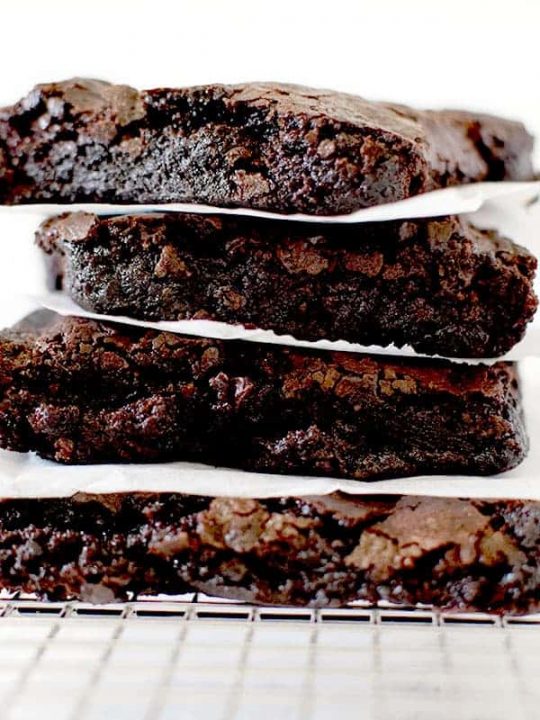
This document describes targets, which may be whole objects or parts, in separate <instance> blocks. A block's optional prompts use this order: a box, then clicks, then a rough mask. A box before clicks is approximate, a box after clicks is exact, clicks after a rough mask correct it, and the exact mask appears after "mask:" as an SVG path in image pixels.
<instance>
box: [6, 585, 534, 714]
mask: <svg viewBox="0 0 540 720" xmlns="http://www.w3.org/2000/svg"><path fill="white" fill-rule="evenodd" d="M539 650H540V616H529V617H525V618H511V617H497V616H491V615H480V614H471V615H466V614H463V615H453V614H448V613H438V612H434V611H433V610H431V609H430V608H421V609H418V608H395V607H392V606H379V607H370V606H367V605H358V606H351V607H348V608H344V609H319V610H311V609H301V608H300V609H291V608H260V607H253V606H249V605H243V604H240V603H234V602H224V601H221V600H215V599H212V598H208V597H206V596H203V595H192V596H182V597H180V598H177V599H174V600H171V599H159V598H158V599H140V600H137V601H136V602H131V603H125V604H118V605H105V606H99V605H97V606H96V605H88V604H84V603H66V602H61V603H44V602H39V601H36V600H35V599H32V598H25V597H21V596H14V597H11V598H8V599H5V600H2V601H0V707H1V708H2V709H1V711H0V717H1V718H2V719H4V718H6V720H30V718H31V719H32V720H35V718H40V719H42V720H47V719H48V718H51V719H52V718H54V719H55V720H98V719H99V720H105V719H106V720H124V718H125V719H126V720H127V718H129V720H172V719H173V718H174V720H185V719H186V720H214V719H215V720H254V719H255V718H256V720H267V719H268V720H278V719H282V718H283V719H284V720H288V719H289V718H294V719H295V720H330V719H331V720H335V718H336V717H339V719H340V720H349V718H354V719H355V720H358V718H361V719H364V718H366V719H367V720H372V719H373V720H423V718H426V720H427V718H428V717H429V718H430V720H432V719H433V718H437V719H438V720H447V719H448V720H449V719H450V718H452V720H455V719H456V718H460V720H484V719H485V720H498V719H499V718H501V720H502V718H504V720H508V718H509V717H511V718H512V720H525V719H527V720H529V719H530V720H537V718H538V717H539V711H538V707H539V702H540V687H539V686H538V685H539V684H538V681H537V678H538V672H539V671H540V652H539Z"/></svg>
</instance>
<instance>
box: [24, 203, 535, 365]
mask: <svg viewBox="0 0 540 720" xmlns="http://www.w3.org/2000/svg"><path fill="white" fill-rule="evenodd" d="M37 238H38V243H39V244H40V245H41V247H42V248H44V249H45V250H46V251H47V252H48V253H50V254H51V256H52V259H53V262H52V271H51V274H52V275H53V278H54V277H56V276H58V275H59V276H60V284H62V283H63V285H64V287H65V289H67V291H68V293H69V294H70V295H71V297H72V298H73V299H74V300H75V301H76V302H78V303H79V304H80V305H82V306H83V307H85V308H87V309H89V310H92V311H94V312H98V313H106V314H117V315H123V314H124V315H131V316H132V317H135V318H140V319H143V320H178V319H184V318H210V319H212V320H222V321H225V322H231V323H243V324H244V325H248V326H249V325H256V326H258V327H261V328H268V329H271V330H274V331H275V332H277V333H280V334H283V333H290V334H292V335H294V336H295V337H297V338H300V339H302V340H319V339H321V338H328V339H331V340H349V341H351V342H357V343H362V344H364V345H371V344H378V345H388V344H390V343H395V344H396V345H397V346H398V347H401V346H402V345H404V344H410V345H412V346H413V347H414V348H415V349H416V350H418V351H420V352H424V353H428V354H440V355H446V356H458V357H460V356H461V357H496V356H498V355H502V354H504V353H505V352H506V351H508V350H510V348H511V347H512V346H513V345H514V344H515V343H516V342H517V341H518V340H520V339H521V337H522V336H523V333H524V331H525V328H526V325H527V323H528V321H529V320H530V319H531V317H532V316H533V314H534V312H535V309H536V305H537V299H536V296H535V294H534V290H533V279H534V274H535V270H536V264H537V263H536V258H534V257H533V256H532V255H531V254H530V253H529V252H528V251H527V250H525V249H524V248H521V247H519V246H518V245H515V244H514V243H512V242H511V241H510V240H507V239H506V238H503V237H501V236H500V235H498V234H497V233H496V232H492V231H480V230H477V229H475V228H474V227H472V226H471V225H470V224H468V223H467V222H466V221H465V220H463V219H460V218H456V217H446V218H441V219H436V220H414V221H398V222H386V223H369V224H360V225H323V226H321V225H320V224H319V225H317V224H311V223H309V224H304V223H295V224H291V223H287V222H281V221H279V222H275V221H265V220H255V219H253V218H232V217H230V216H220V217H218V216H201V215H189V214H183V213H180V214H173V213H170V214H159V215H156V214H153V215H152V214H149V215H127V216H119V217H110V218H99V217H97V216H96V215H91V214H86V213H73V214H68V215H65V216H60V217H57V218H53V219H51V220H48V221H47V222H45V223H44V224H43V225H42V226H41V228H40V231H39V232H38V235H37ZM62 276H63V277H62Z"/></svg>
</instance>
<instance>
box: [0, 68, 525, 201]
mask: <svg viewBox="0 0 540 720" xmlns="http://www.w3.org/2000/svg"><path fill="white" fill-rule="evenodd" d="M531 156H532V138H531V137H530V135H529V134H528V133H527V131H526V130H525V128H524V127H523V125H522V124H521V123H517V122H512V121H509V120H504V119H501V118H496V117H491V116H488V115H480V114H475V113H469V112H461V111H417V110H412V109H410V108H406V107H404V106H401V105H390V104H386V103H373V102H368V101H366V100H363V99H362V98H359V97H355V96H353V95H346V94H343V93H336V92H331V91H327V90H312V89H309V88H304V87H299V86H293V85H279V84H273V83H268V84H266V83H254V84H248V85H208V86H201V87H192V88H187V89H170V88H166V89H156V90H148V91H143V92H139V91H137V90H134V89H133V88H130V87H127V86H124V85H110V84H109V83H106V82H101V81H98V80H84V79H73V80H68V81H66V82H60V83H50V84H47V85H38V86H37V87H36V88H35V89H34V90H32V92H31V93H30V94H29V95H28V96H27V97H25V98H24V99H23V100H21V101H20V102H18V103H16V104H15V105H14V106H13V107H8V108H5V109H3V110H0V202H3V203H8V204H12V203H24V202H37V201H53V202H67V203H69V202H75V201H80V202H84V201H108V202H120V203H126V202H129V203H152V202H154V203H155V202H194V203H208V204H211V205H218V206H232V207H249V208H260V209H265V210H274V211H279V212H293V211H300V212H305V213H311V214H326V215H332V214H336V213H347V212H351V211H353V210H356V209H358V208H362V207H368V206H371V205H378V204H381V203H386V202H391V201H394V200H402V199H403V198H407V197H409V196H411V195H416V194H418V193H421V192H425V191H426V190H433V189H435V188H441V187H446V186H448V185H455V184H460V183H469V182H475V181H479V180H525V179H530V178H531V177H532V165H531Z"/></svg>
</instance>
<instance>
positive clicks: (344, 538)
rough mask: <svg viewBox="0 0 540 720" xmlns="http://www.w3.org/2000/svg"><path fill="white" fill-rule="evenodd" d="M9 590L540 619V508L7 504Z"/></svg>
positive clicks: (291, 501) (442, 503) (454, 502)
mask: <svg viewBox="0 0 540 720" xmlns="http://www.w3.org/2000/svg"><path fill="white" fill-rule="evenodd" d="M0 543H1V546H2V552H1V554H0V586H1V587H3V588H6V589H8V590H18V589H20V590H23V591H25V592H32V593H38V595H40V596H42V597H47V598H50V599H70V598H78V599H82V600H86V601H91V602H99V603H102V602H111V601H113V600H117V599H119V600H123V599H128V598H131V597H133V596H134V595H135V596H136V595H139V594H157V593H167V594H178V593H182V592H189V591H202V592H204V593H207V594H210V595H214V596H221V597H227V598H236V599H240V600H244V601H247V602H251V603H259V604H278V605H300V606H305V605H312V606H320V607H324V606H337V605H345V604H347V603H348V602H351V601H354V600H367V601H370V602H377V601H379V600H385V601H392V602H396V603H407V604H416V603H427V604H430V605H434V606H435V607H437V608H445V609H452V610H460V611H471V610H480V611H489V612H495V613H516V614H518V613H527V612H531V611H536V612H537V611H538V610H540V601H539V598H540V550H539V548H540V503H538V502H529V501H500V500H498V501H488V500H458V499H449V498H429V497H364V498H362V497H354V498H353V497H345V496H342V495H331V496H328V497H306V498H276V499H267V500H254V499H231V498H213V499H212V498H207V497H200V496H188V495H174V494H153V495H142V494H134V495H102V496H98V495H92V496H89V495H78V496H77V495H76V496H74V497H73V498H70V499H47V500H5V501H3V502H1V503H0Z"/></svg>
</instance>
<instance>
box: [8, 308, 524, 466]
mask: <svg viewBox="0 0 540 720" xmlns="http://www.w3.org/2000/svg"><path fill="white" fill-rule="evenodd" d="M40 322H41V324H42V325H41V327H39V323H38V326H36V325H35V323H34V326H33V327H28V326H27V327H26V328H23V329H21V328H19V329H15V330H12V331H7V332H4V333H3V334H2V335H0V447H3V448H7V449H11V450H18V451H21V452H27V451H36V452H37V453H38V454H39V455H41V456H43V457H45V458H52V459H54V460H57V461H59V462H62V463H98V462H133V461H165V460H173V459H180V460H192V461H202V462H206V463H211V464H215V465H221V466H230V467H238V468H243V469H247V470H254V471H266V472H273V473H295V474H300V475H324V476H335V477H344V478H353V479H358V480H374V479H377V478H384V477H396V476H404V475H415V474H423V473H429V474H437V473H468V474H483V475H484V474H491V473H497V472H500V471H503V470H507V469H509V468H511V467H513V466H514V465H516V464H518V463H519V462H520V461H521V460H522V458H523V456H524V454H525V452H526V449H527V440H526V434H525V429H524V425H523V419H522V412H521V402H520V393H519V386H518V378H517V373H516V369H515V367H514V365H513V364H511V363H503V362H499V363H496V364H494V365H492V366H483V365H477V366H470V365H466V364H453V363H450V362H447V361H434V360H432V361H428V360H405V359H399V358H385V357H384V356H379V357H377V356H367V355H352V354H347V353H328V352H315V351H308V350H298V349H292V348H287V347H281V346H274V345H257V344H254V343H248V342H241V341H236V342H222V341H218V340H210V339H204V338H186V337H182V336H179V335H174V334H169V333H159V332H156V331H154V330H147V329H141V328H134V327H125V326H121V325H114V324H101V323H97V322H93V321H90V320H86V319H81V318H63V319H60V318H55V317H54V316H52V318H51V317H49V316H46V317H45V318H44V319H43V320H42V321H40Z"/></svg>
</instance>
